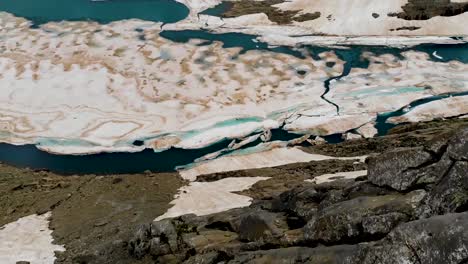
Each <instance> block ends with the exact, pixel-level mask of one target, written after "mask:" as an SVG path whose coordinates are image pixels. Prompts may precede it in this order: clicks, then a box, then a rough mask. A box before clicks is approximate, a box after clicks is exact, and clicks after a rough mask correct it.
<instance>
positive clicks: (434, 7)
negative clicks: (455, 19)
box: [389, 0, 468, 20]
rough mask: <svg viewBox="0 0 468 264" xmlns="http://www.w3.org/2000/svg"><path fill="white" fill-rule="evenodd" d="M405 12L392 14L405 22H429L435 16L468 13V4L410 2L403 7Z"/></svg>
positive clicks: (446, 0)
mask: <svg viewBox="0 0 468 264" xmlns="http://www.w3.org/2000/svg"><path fill="white" fill-rule="evenodd" d="M402 9H403V12H401V13H392V14H389V16H396V17H398V18H402V19H405V20H428V19H430V18H432V17H435V16H445V17H450V16H456V15H459V14H463V13H465V12H467V11H468V3H459V1H458V2H455V1H451V0H430V1H427V0H409V1H408V3H407V4H406V5H404V6H402Z"/></svg>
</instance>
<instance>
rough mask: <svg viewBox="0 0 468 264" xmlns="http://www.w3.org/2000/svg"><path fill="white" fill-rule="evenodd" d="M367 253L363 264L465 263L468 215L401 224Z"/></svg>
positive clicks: (467, 240)
mask: <svg viewBox="0 0 468 264" xmlns="http://www.w3.org/2000/svg"><path fill="white" fill-rule="evenodd" d="M367 252H368V253H367V255H366V256H365V258H364V260H363V261H362V262H361V263H363V264H370V263H380V264H395V263H408V264H412V263H414V264H423V263H424V264H441V263H444V264H458V263H467V261H468V213H460V214H447V215H442V216H434V217H431V218H428V219H423V220H418V221H413V222H409V223H405V224H401V225H399V226H397V227H396V228H395V229H394V230H393V231H392V232H391V233H390V234H389V235H388V236H387V237H386V238H385V239H383V240H382V241H379V242H378V243H377V244H376V245H375V246H373V247H372V248H371V249H370V250H368V251H367Z"/></svg>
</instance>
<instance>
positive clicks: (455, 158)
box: [128, 127, 468, 264]
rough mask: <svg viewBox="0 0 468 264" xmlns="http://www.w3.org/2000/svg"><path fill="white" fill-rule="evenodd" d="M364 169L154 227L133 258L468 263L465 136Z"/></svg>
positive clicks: (439, 139)
mask: <svg viewBox="0 0 468 264" xmlns="http://www.w3.org/2000/svg"><path fill="white" fill-rule="evenodd" d="M416 134H418V133H417V132H416ZM400 145H405V144H404V143H403V144H400ZM366 162H367V167H368V168H367V169H368V174H367V176H363V177H358V178H356V179H336V180H335V181H332V182H328V183H322V184H314V183H311V182H301V184H295V185H294V187H293V188H291V189H289V190H287V191H285V192H282V193H281V194H279V195H276V194H275V195H272V196H270V197H268V196H260V198H257V199H256V200H255V201H254V202H253V204H252V205H251V206H249V207H245V208H238V209H233V210H229V211H226V212H222V213H217V214H212V215H208V216H195V215H185V216H181V217H177V218H171V219H165V220H161V221H154V222H152V223H151V224H147V225H144V226H142V227H141V228H140V229H139V230H138V231H137V232H136V233H135V235H134V237H133V238H132V239H131V241H130V242H129V243H128V248H129V251H130V253H131V255H132V256H133V257H134V258H136V259H142V258H144V259H153V260H155V261H156V262H157V263H203V264H205V263H206V264H209V263H350V264H351V263H356V264H357V263H424V264H426V263H459V264H462V263H468V212H467V211H468V128H466V127H465V128H461V129H458V130H455V131H452V132H450V133H445V134H442V135H436V136H434V137H433V138H432V139H431V140H429V141H427V142H425V143H423V144H418V145H417V146H415V147H403V148H401V147H400V148H394V149H390V150H387V151H385V152H383V153H381V154H379V155H373V156H370V157H369V158H368V159H367V161H366Z"/></svg>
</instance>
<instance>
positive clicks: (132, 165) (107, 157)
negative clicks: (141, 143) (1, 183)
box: [0, 140, 230, 174]
mask: <svg viewBox="0 0 468 264" xmlns="http://www.w3.org/2000/svg"><path fill="white" fill-rule="evenodd" d="M229 143H230V141H227V140H223V141H222V142H219V143H217V144H214V145H212V146H209V147H206V148H202V149H195V150H185V149H169V150H166V151H164V152H160V153H155V152H154V151H153V150H149V149H147V150H144V151H142V152H137V153H124V152H122V153H100V154H92V155H83V156H74V155H55V154H50V153H47V152H44V151H41V150H39V149H37V148H36V147H35V146H34V145H24V146H14V145H10V144H3V143H0V161H2V162H4V163H7V164H11V165H14V166H17V167H28V168H31V169H45V170H50V171H54V172H57V173H61V174H119V173H139V172H144V171H146V170H149V171H153V172H169V171H174V170H175V168H176V167H177V166H182V165H186V164H190V163H192V162H194V160H195V159H196V158H199V157H202V156H204V155H206V154H209V153H212V152H215V151H217V150H220V149H223V148H226V147H227V146H228V145H229Z"/></svg>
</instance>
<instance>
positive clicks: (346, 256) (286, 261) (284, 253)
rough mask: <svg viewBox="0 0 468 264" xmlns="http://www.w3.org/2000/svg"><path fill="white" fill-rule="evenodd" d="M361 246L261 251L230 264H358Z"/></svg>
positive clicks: (237, 258)
mask: <svg viewBox="0 0 468 264" xmlns="http://www.w3.org/2000/svg"><path fill="white" fill-rule="evenodd" d="M359 248H360V246H359V245H342V246H341V245H340V246H333V247H317V248H304V247H290V248H279V249H272V250H260V251H254V252H246V253H241V254H239V255H237V256H235V258H234V259H233V260H231V261H229V262H228V263H229V264H240V263H242V264H245V263H249V264H266V263H275V264H290V263H311V264H312V263H320V264H336V263H340V264H347V263H349V264H351V263H357V262H356V261H357V254H358V252H359V251H360V250H359Z"/></svg>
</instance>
